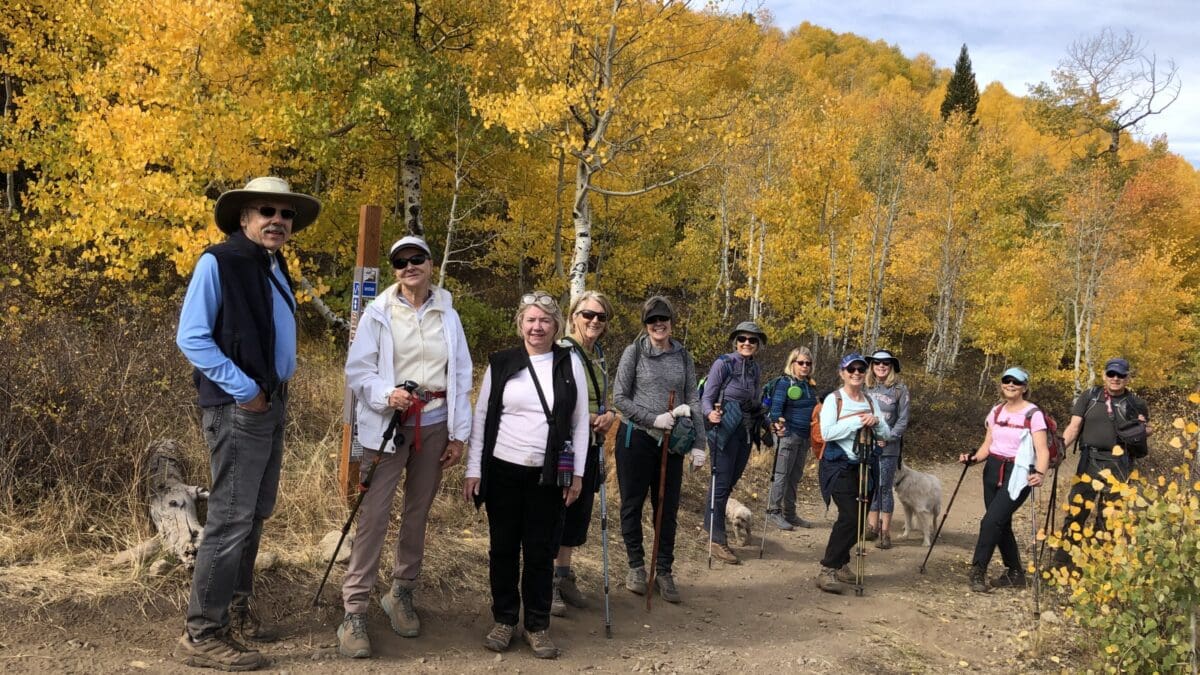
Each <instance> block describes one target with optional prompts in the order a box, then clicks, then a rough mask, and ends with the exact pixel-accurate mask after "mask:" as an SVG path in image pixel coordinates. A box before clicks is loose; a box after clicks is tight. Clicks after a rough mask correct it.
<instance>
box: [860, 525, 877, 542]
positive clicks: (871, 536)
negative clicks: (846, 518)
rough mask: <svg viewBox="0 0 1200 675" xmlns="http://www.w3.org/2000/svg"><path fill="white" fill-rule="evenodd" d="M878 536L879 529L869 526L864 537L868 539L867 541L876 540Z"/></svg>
mask: <svg viewBox="0 0 1200 675" xmlns="http://www.w3.org/2000/svg"><path fill="white" fill-rule="evenodd" d="M878 538H879V530H877V529H875V528H873V527H867V531H866V533H865V534H864V535H863V539H866V540H867V541H875V540H876V539H878Z"/></svg>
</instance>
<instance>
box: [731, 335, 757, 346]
mask: <svg viewBox="0 0 1200 675" xmlns="http://www.w3.org/2000/svg"><path fill="white" fill-rule="evenodd" d="M736 339H737V341H738V344H741V343H743V342H749V343H750V344H752V345H756V344H758V338H756V337H754V336H753V335H739V336H737V338H736Z"/></svg>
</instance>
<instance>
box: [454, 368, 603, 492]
mask: <svg viewBox="0 0 1200 675" xmlns="http://www.w3.org/2000/svg"><path fill="white" fill-rule="evenodd" d="M553 350H554V359H553V363H552V365H551V373H552V377H553V380H554V383H553V386H554V407H553V408H552V409H551V410H550V413H551V414H552V415H553V417H554V426H553V427H552V428H551V429H550V438H549V439H547V442H546V443H547V445H546V461H545V463H544V464H543V465H542V477H541V482H542V484H543V485H554V484H555V478H556V474H557V472H558V455H559V451H560V450H561V449H562V444H563V441H564V440H566V439H569V438H571V435H572V434H571V416H572V414H573V413H574V412H575V399H576V391H575V374H574V371H573V370H572V368H571V350H570V349H567V348H564V347H560V346H558V345H557V344H556V345H554V348H553ZM488 365H489V366H490V367H491V369H492V387H491V395H490V396H489V397H488V406H487V418H486V419H485V420H484V423H483V462H482V463H481V465H480V474H479V495H478V496H476V497H475V507H476V508H478V507H479V506H480V505H481V504H483V502H485V501H486V500H487V483H488V463H489V461H490V460H491V458H492V453H493V452H494V451H495V449H496V436H497V435H498V434H499V432H500V415H502V414H504V388H505V387H506V386H508V381H509V380H510V379H512V378H513V376H514V375H516V374H517V373H519V372H521V371H522V370H524V369H525V368H527V367H528V366H529V354H528V353H527V352H526V351H525V348H524V347H516V348H514V349H505V350H503V351H499V352H495V353H493V354H490V355H489V356H488ZM540 384H541V385H542V387H543V388H544V387H545V386H546V383H545V382H541V383H540ZM575 451H576V452H587V448H576V450H575Z"/></svg>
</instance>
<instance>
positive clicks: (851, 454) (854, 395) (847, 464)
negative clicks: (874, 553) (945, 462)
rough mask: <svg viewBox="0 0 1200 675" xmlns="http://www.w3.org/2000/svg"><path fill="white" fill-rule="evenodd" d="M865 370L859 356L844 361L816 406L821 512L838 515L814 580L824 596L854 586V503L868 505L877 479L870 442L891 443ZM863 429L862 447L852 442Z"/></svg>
mask: <svg viewBox="0 0 1200 675" xmlns="http://www.w3.org/2000/svg"><path fill="white" fill-rule="evenodd" d="M867 368H868V366H867V360H866V359H864V358H863V357H862V356H861V355H860V354H858V353H850V354H847V355H845V356H843V357H842V361H841V364H840V365H839V368H838V376H839V377H841V380H842V386H841V388H839V389H838V390H837V391H834V392H833V393H831V394H829V395H828V396H826V397H825V400H824V401H823V402H822V403H821V415H820V422H821V437H822V438H824V439H825V451H824V454H822V455H821V463H820V466H819V469H818V476H817V479H818V481H819V482H820V484H821V497H822V499H824V500H825V506H826V507H828V506H829V502H830V501H832V502H833V503H834V504H835V505H836V506H837V511H838V514H837V520H836V521H834V523H833V529H832V530H830V532H829V542H828V543H827V544H826V545H825V557H824V558H822V559H821V571H820V573H818V574H817V580H816V582H817V588H819V589H821V590H822V591H825V592H826V593H843V592H844V591H845V590H846V587H845V585H844V584H847V583H853V582H854V580H855V575H854V574H853V573H852V572H851V571H850V567H849V563H850V551H851V549H853V548H854V544H855V542H856V540H857V539H858V527H859V520H858V517H859V511H858V504H859V499H863V498H865V499H867V500H870V499H871V492H872V486H873V485H874V481H875V480H876V477H877V476H878V475H879V470H878V452H877V451H878V446H876V444H875V441H877V440H888V439H889V438H891V436H890V435H889V434H890V432H891V430H890V429H889V428H888V423H887V420H885V419H883V418H882V417H880V414H879V409H878V408H877V407H876V406H875V403H874V402H873V401H872V399H871V397H870V396H868V395H867V393H866V389H865V387H864V385H865V383H866V380H867ZM863 428H866V429H868V430H869V431H870V433H869V434H868V437H869V440H870V443H869V445H867V446H866V447H863V446H861V445H859V444H858V443H857V442H856V439H857V438H858V435H859V431H860V430H861V429H863ZM864 465H865V466H864ZM864 469H865V470H867V471H869V476H868V477H867V478H868V480H867V481H866V485H865V486H863V485H862V484H861V481H860V472H861V471H863V470H864ZM863 487H865V488H866V491H867V493H866V494H865V495H863V494H860V491H861V490H862V489H863Z"/></svg>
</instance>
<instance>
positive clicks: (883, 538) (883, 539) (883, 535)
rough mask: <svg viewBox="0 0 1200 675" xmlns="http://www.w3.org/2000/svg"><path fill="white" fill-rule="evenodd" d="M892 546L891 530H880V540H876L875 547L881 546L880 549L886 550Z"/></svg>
mask: <svg viewBox="0 0 1200 675" xmlns="http://www.w3.org/2000/svg"><path fill="white" fill-rule="evenodd" d="M891 547H892V533H891V532H880V533H879V541H877V542H875V548H880V549H883V550H885V551H886V550H888V549H889V548H891Z"/></svg>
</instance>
